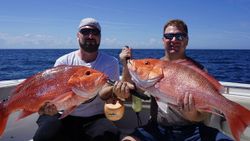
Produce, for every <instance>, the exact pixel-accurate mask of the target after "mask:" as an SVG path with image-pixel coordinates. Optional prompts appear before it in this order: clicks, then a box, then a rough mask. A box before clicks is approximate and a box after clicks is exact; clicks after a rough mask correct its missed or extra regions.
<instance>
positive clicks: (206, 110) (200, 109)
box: [198, 107, 224, 117]
mask: <svg viewBox="0 0 250 141" xmlns="http://www.w3.org/2000/svg"><path fill="white" fill-rule="evenodd" d="M198 111H201V112H207V113H212V114H215V115H218V116H221V117H224V115H223V113H220V112H219V111H217V110H213V109H211V108H201V107H199V108H198Z"/></svg>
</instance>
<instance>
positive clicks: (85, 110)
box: [54, 51, 119, 117]
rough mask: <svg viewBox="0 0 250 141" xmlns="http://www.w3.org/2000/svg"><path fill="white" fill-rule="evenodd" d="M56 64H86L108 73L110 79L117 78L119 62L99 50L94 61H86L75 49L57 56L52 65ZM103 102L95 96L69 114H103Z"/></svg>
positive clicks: (85, 115) (84, 115) (86, 115)
mask: <svg viewBox="0 0 250 141" xmlns="http://www.w3.org/2000/svg"><path fill="white" fill-rule="evenodd" d="M58 65H82V66H87V67H90V68H93V69H96V70H98V71H101V72H103V73H105V74H106V75H108V77H109V78H110V79H112V80H119V62H118V60H117V59H116V58H115V57H113V56H110V55H107V54H105V53H102V52H99V53H98V56H97V58H96V60H95V61H93V62H90V63H86V62H85V61H83V60H82V59H81V58H80V57H79V56H78V55H77V51H74V52H71V53H68V54H65V55H63V56H62V57H60V58H58V59H57V60H56V62H55V64H54V66H58ZM103 109H104V102H103V101H102V100H101V99H100V97H99V96H97V97H96V98H95V99H94V100H93V101H91V102H89V103H84V104H81V105H80V106H78V107H77V108H76V109H75V110H74V111H73V112H72V113H71V114H70V115H72V116H80V117H90V116H93V115H97V114H103V113H104V111H103Z"/></svg>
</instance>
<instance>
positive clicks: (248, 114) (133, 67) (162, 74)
mask: <svg viewBox="0 0 250 141" xmlns="http://www.w3.org/2000/svg"><path fill="white" fill-rule="evenodd" d="M127 65H128V69H129V72H130V74H131V77H132V80H133V81H134V83H135V84H136V86H138V87H140V88H142V89H144V90H145V91H148V92H149V93H150V94H152V95H153V96H155V97H157V98H158V100H160V101H163V102H165V103H171V104H174V105H177V99H178V98H182V97H183V96H184V94H185V93H190V94H192V95H193V98H194V103H195V107H196V108H197V109H198V110H200V111H206V112H210V113H216V110H218V111H220V112H222V113H223V114H224V116H225V118H226V120H227V122H228V125H229V128H230V129H231V132H232V135H233V137H234V138H235V139H236V140H237V141H239V140H240V135H241V134H242V133H243V131H244V130H245V129H246V127H247V126H248V125H250V111H249V110H248V109H246V108H245V107H243V106H241V105H239V104H237V103H235V102H233V101H230V100H228V99H227V98H225V97H224V96H223V95H222V94H221V93H220V92H221V91H222V89H223V86H222V85H221V84H220V83H219V82H218V81H217V80H216V79H215V78H213V77H212V76H210V75H209V74H208V73H206V72H204V71H202V70H200V69H198V68H197V67H196V66H195V65H194V64H193V63H192V62H190V61H187V60H178V61H171V62H170V61H163V60H159V59H138V60H129V61H128V63H127ZM214 109H215V110H214ZM216 114H219V115H221V114H220V113H219V112H218V113H216Z"/></svg>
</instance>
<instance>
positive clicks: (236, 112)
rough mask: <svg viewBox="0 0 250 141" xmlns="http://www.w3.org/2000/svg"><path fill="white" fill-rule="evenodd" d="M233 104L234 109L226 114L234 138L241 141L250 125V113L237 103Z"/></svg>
mask: <svg viewBox="0 0 250 141" xmlns="http://www.w3.org/2000/svg"><path fill="white" fill-rule="evenodd" d="M233 104H234V108H233V109H230V111H228V112H226V113H224V114H225V117H226V120H227V121H228V125H229V127H230V129H231V132H232V135H233V137H234V138H235V140H236V141H240V136H241V134H242V133H243V132H244V130H245V129H246V128H247V126H249V125H250V111H249V110H248V109H246V108H245V107H243V106H241V105H239V104H237V103H233Z"/></svg>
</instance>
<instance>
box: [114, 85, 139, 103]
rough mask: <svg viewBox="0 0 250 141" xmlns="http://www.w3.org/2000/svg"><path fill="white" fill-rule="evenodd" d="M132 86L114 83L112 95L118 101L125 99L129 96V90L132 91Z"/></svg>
mask: <svg viewBox="0 0 250 141" xmlns="http://www.w3.org/2000/svg"><path fill="white" fill-rule="evenodd" d="M134 88H135V87H134V85H133V84H131V83H129V82H123V81H116V82H115V84H114V86H113V93H114V94H115V95H116V96H117V97H118V98H119V99H126V98H128V97H129V96H130V92H129V91H130V89H134Z"/></svg>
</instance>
